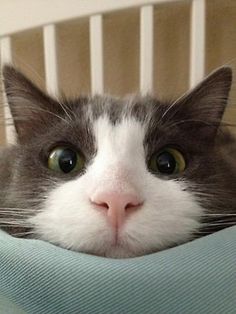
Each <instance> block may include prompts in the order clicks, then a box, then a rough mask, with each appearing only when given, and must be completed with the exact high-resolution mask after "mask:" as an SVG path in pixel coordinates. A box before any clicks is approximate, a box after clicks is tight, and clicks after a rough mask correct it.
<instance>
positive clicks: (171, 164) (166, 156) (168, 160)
mask: <svg viewBox="0 0 236 314" xmlns="http://www.w3.org/2000/svg"><path fill="white" fill-rule="evenodd" d="M156 163H157V169H158V170H159V171H160V172H161V173H165V174H172V173H173V172H174V171H175V169H176V160H175V158H174V157H173V156H172V155H171V154H170V153H169V152H163V153H161V154H160V155H158V156H157V160H156Z"/></svg>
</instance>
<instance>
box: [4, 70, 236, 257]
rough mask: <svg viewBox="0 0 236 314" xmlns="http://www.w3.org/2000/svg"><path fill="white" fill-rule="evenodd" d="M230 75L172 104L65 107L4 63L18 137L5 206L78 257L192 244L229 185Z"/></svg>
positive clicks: (81, 102)
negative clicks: (22, 211)
mask: <svg viewBox="0 0 236 314" xmlns="http://www.w3.org/2000/svg"><path fill="white" fill-rule="evenodd" d="M231 79H232V73H231V69H230V68H228V67H223V68H220V69H218V70H217V71H215V72H213V73H212V74H211V75H210V76H208V77H207V78H206V79H205V80H204V81H203V82H201V83H200V84H199V85H198V86H197V87H196V88H194V89H193V90H192V91H190V92H188V93H186V94H184V95H183V96H182V97H181V98H179V99H178V100H176V101H174V102H167V103H161V102H159V101H158V100H157V99H155V98H152V97H133V98H127V99H116V98H111V97H103V96H96V97H92V98H86V97H85V98H78V99H74V100H72V101H69V100H61V101H60V102H59V101H58V100H56V99H54V98H51V97H49V96H47V95H46V94H44V93H43V92H42V91H40V90H39V89H38V88H37V87H35V86H34V85H33V84H32V83H31V82H30V81H29V80H28V79H27V78H25V77H24V76H23V75H22V74H21V73H20V72H18V71H16V70H15V69H14V68H11V67H9V66H6V67H5V68H4V81H5V89H6V94H7V98H8V103H9V105H10V109H11V112H12V116H13V119H14V124H15V127H16V131H17V137H18V144H17V145H16V146H15V148H14V150H13V155H14V165H13V169H14V171H13V172H14V173H13V174H12V183H11V186H10V187H9V195H8V196H7V197H6V198H7V199H8V201H6V203H7V202H9V206H12V207H22V208H26V209H28V210H29V211H30V210H31V214H32V217H31V218H29V219H28V220H27V224H28V225H29V226H30V227H31V228H32V230H33V232H34V233H35V235H36V236H37V237H39V238H41V239H44V240H46V241H50V242H52V243H55V244H57V245H60V246H62V247H64V248H68V249H72V250H76V251H82V252H88V253H92V254H97V255H102V256H108V257H129V256H137V255H142V254H146V253H150V252H154V251H158V250H160V249H163V248H166V247H170V246H173V245H176V244H179V243H183V242H186V241H188V240H190V239H192V238H193V236H194V234H196V233H197V232H199V230H202V229H204V228H203V220H204V219H203V218H204V217H205V215H206V213H212V212H213V213H214V212H215V211H217V210H220V203H218V201H217V197H216V193H217V191H218V190H219V187H220V190H221V191H223V192H222V195H224V197H226V196H228V194H227V192H226V191H227V188H228V185H230V184H231V183H227V184H226V183H224V182H222V178H223V173H224V171H226V170H227V163H226V162H225V161H224V157H223V154H222V152H221V148H220V145H221V144H219V141H218V142H217V141H216V134H217V132H218V129H219V125H220V121H221V118H222V115H223V112H224V109H225V106H226V104H227V99H228V93H229V90H230V87H231ZM219 193H220V192H219ZM234 201H235V199H234ZM221 204H222V203H221ZM231 205H232V204H231ZM231 205H229V206H228V207H229V209H227V208H226V210H231V208H230V206H231Z"/></svg>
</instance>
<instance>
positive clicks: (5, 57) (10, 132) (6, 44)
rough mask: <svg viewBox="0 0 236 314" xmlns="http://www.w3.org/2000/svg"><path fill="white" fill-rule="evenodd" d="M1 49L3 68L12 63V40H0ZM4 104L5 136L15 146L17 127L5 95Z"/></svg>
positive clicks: (5, 38) (6, 38) (8, 38)
mask: <svg viewBox="0 0 236 314" xmlns="http://www.w3.org/2000/svg"><path fill="white" fill-rule="evenodd" d="M0 47H1V66H3V65H4V64H6V63H12V49H11V38H10V37H4V38H1V39H0ZM2 96H3V104H4V110H3V113H4V119H5V120H4V121H5V132H6V133H5V134H6V142H7V143H8V144H14V143H15V139H16V132H15V127H14V125H13V119H12V115H11V112H10V109H9V106H8V103H7V99H6V95H5V94H3V95H2Z"/></svg>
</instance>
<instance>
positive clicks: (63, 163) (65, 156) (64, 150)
mask: <svg viewBox="0 0 236 314" xmlns="http://www.w3.org/2000/svg"><path fill="white" fill-rule="evenodd" d="M47 166H48V168H49V169H51V170H54V171H57V172H64V173H69V172H72V171H73V172H77V173H78V172H80V171H81V170H82V169H83V168H84V157H83V155H82V154H81V153H80V152H78V151H76V150H73V149H71V148H68V147H60V146H59V147H56V148H55V149H54V150H52V151H51V153H50V154H49V156H48V162H47Z"/></svg>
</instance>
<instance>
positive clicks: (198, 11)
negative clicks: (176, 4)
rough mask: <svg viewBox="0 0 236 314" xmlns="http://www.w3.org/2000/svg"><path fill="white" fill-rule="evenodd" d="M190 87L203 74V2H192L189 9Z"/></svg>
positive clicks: (201, 0)
mask: <svg viewBox="0 0 236 314" xmlns="http://www.w3.org/2000/svg"><path fill="white" fill-rule="evenodd" d="M190 42H191V47H190V87H193V86H195V85H196V84H197V83H198V82H199V81H200V80H201V79H202V78H203V77H204V72H205V0H193V1H192V8H191V41H190Z"/></svg>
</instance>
